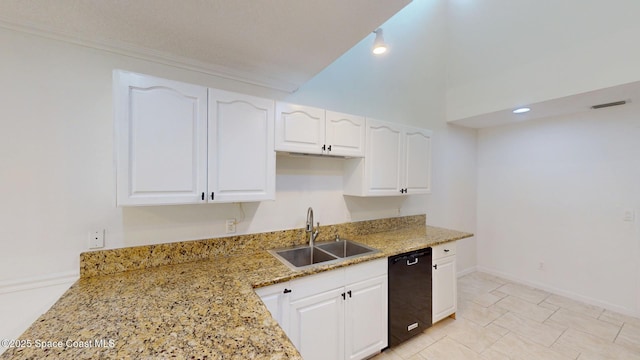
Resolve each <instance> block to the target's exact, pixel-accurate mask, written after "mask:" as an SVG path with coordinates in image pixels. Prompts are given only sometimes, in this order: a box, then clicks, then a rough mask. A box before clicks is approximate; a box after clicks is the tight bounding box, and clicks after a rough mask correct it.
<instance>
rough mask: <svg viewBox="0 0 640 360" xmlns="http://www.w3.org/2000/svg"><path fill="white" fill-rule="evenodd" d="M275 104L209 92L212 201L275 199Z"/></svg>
mask: <svg viewBox="0 0 640 360" xmlns="http://www.w3.org/2000/svg"><path fill="white" fill-rule="evenodd" d="M273 116H274V101H273V100H268V99H263V98H258V97H253V96H248V95H242V94H236V93H231V92H227V91H222V90H216V89H210V90H209V171H208V185H209V186H208V189H209V190H208V194H207V195H208V201H213V202H237V201H260V200H273V199H275V178H276V176H275V168H276V154H275V152H274V151H273V126H274V122H273V119H274V118H273Z"/></svg>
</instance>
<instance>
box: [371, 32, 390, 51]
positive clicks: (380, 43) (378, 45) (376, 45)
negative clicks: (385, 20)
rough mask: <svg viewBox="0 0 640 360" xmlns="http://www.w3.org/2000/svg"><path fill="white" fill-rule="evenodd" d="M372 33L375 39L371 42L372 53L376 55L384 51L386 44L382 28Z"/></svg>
mask: <svg viewBox="0 0 640 360" xmlns="http://www.w3.org/2000/svg"><path fill="white" fill-rule="evenodd" d="M373 33H374V34H376V40H375V41H374V42H373V53H374V54H376V55H380V54H384V53H386V52H387V44H386V43H385V42H384V37H383V36H382V29H381V28H378V29H377V30H376V31H374V32H373Z"/></svg>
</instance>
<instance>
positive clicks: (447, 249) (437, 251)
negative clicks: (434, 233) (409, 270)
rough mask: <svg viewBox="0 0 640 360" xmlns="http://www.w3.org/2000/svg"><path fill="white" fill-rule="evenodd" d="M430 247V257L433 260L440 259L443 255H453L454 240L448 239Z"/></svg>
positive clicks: (454, 252) (454, 249)
mask: <svg viewBox="0 0 640 360" xmlns="http://www.w3.org/2000/svg"><path fill="white" fill-rule="evenodd" d="M431 249H432V251H433V257H432V259H433V260H436V259H440V258H443V257H445V256H451V255H455V254H456V242H455V241H450V242H448V243H444V244H439V245H436V246H433V247H432V248H431Z"/></svg>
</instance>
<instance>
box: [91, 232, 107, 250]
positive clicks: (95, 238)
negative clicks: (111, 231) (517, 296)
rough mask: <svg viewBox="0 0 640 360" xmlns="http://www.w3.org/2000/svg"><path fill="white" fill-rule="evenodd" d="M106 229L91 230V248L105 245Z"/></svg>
mask: <svg viewBox="0 0 640 360" xmlns="http://www.w3.org/2000/svg"><path fill="white" fill-rule="evenodd" d="M104 232H105V231H104V229H103V230H95V231H90V232H89V249H100V248H103V247H104Z"/></svg>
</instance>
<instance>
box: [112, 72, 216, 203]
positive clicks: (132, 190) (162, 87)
mask: <svg viewBox="0 0 640 360" xmlns="http://www.w3.org/2000/svg"><path fill="white" fill-rule="evenodd" d="M113 80H114V84H113V85H114V105H115V111H114V115H115V125H116V151H117V155H116V158H117V161H116V162H117V173H116V178H117V204H118V205H119V206H120V205H159V204H186V203H200V202H203V201H204V200H203V199H202V197H203V195H204V193H205V191H206V186H207V185H206V181H207V173H206V171H207V120H206V119H207V88H205V87H202V86H196V85H191V84H185V83H181V82H177V81H170V80H165V79H160V78H156V77H151V76H143V75H140V74H135V73H129V72H125V71H119V70H116V71H114V72H113Z"/></svg>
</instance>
